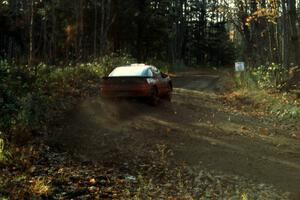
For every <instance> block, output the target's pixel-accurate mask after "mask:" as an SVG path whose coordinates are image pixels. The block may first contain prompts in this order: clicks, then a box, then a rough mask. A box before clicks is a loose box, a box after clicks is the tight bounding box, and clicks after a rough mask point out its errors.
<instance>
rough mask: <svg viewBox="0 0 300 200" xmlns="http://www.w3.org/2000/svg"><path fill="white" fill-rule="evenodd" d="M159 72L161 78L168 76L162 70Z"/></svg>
mask: <svg viewBox="0 0 300 200" xmlns="http://www.w3.org/2000/svg"><path fill="white" fill-rule="evenodd" d="M160 74H161V77H163V78H167V77H168V75H167V74H165V73H163V72H160Z"/></svg>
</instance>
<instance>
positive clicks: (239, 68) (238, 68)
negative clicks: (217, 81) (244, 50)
mask: <svg viewBox="0 0 300 200" xmlns="http://www.w3.org/2000/svg"><path fill="white" fill-rule="evenodd" d="M245 70H246V69H245V62H235V77H236V81H237V83H238V85H239V86H241V85H242V84H243V83H244V81H245V80H244V78H245V77H244V76H245Z"/></svg>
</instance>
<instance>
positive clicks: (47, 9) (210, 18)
mask: <svg viewBox="0 0 300 200" xmlns="http://www.w3.org/2000/svg"><path fill="white" fill-rule="evenodd" d="M298 7H299V1H298V2H296V0H282V1H278V0H260V1H256V0H126V1H121V0H73V1H59V0H1V1H0V24H1V26H0V56H1V57H2V59H6V60H13V61H15V62H21V63H28V64H35V63H39V62H44V63H48V64H58V63H60V62H63V63H66V62H70V61H75V62H84V61H88V60H91V59H95V58H98V57H101V56H103V55H107V54H110V53H126V54H129V55H132V56H133V57H135V58H137V60H138V61H140V62H143V61H147V60H149V59H156V60H161V61H165V62H168V63H182V64H183V63H184V64H187V65H206V64H209V65H214V66H222V65H228V64H232V63H233V62H234V60H245V61H247V62H248V63H251V64H255V65H258V64H264V63H266V62H276V63H283V64H284V65H289V64H290V63H299V62H300V61H299V58H300V56H298V55H299V53H300V52H299V33H298V32H299V13H298V12H299V9H298Z"/></svg>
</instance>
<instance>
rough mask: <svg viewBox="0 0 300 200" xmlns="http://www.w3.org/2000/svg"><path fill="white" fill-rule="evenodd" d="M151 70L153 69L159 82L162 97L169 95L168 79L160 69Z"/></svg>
mask: <svg viewBox="0 0 300 200" xmlns="http://www.w3.org/2000/svg"><path fill="white" fill-rule="evenodd" d="M151 69H152V72H153V75H154V77H155V79H156V80H157V83H156V85H157V87H158V92H159V94H160V95H162V94H165V93H167V92H168V83H167V82H166V79H165V78H163V77H162V75H161V72H160V71H159V69H157V68H156V67H152V68H151Z"/></svg>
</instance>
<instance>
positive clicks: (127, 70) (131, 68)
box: [108, 64, 152, 77]
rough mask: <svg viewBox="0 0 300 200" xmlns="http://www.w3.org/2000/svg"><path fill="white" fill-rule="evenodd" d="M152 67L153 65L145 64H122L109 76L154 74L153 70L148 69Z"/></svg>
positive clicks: (144, 75)
mask: <svg viewBox="0 0 300 200" xmlns="http://www.w3.org/2000/svg"><path fill="white" fill-rule="evenodd" d="M151 67H152V66H150V65H145V64H132V65H128V66H120V67H117V68H115V69H114V70H113V71H112V72H111V73H110V74H109V75H108V76H109V77H112V76H142V77H147V76H152V72H151V71H150V70H148V69H150V68H151ZM149 71H150V72H149ZM149 73H151V74H149Z"/></svg>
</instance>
